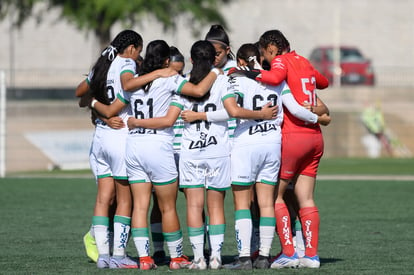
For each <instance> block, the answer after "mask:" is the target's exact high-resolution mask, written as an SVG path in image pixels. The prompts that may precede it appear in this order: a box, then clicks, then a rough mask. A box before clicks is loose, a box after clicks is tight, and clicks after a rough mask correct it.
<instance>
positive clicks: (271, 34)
mask: <svg viewBox="0 0 414 275" xmlns="http://www.w3.org/2000/svg"><path fill="white" fill-rule="evenodd" d="M259 44H260V47H262V48H266V47H267V46H269V45H274V46H276V47H277V49H278V51H277V53H276V55H281V54H282V53H283V52H284V51H288V52H290V45H289V41H288V40H287V39H286V37H285V36H284V35H283V33H282V32H281V31H279V30H270V31H267V32H265V33H264V34H262V36H260V39H259Z"/></svg>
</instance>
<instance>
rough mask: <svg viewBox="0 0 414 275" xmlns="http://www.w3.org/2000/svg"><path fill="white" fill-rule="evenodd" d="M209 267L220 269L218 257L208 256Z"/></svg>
mask: <svg viewBox="0 0 414 275" xmlns="http://www.w3.org/2000/svg"><path fill="white" fill-rule="evenodd" d="M208 266H209V267H210V269H220V268H221V260H220V259H219V258H218V257H210V261H209V263H208Z"/></svg>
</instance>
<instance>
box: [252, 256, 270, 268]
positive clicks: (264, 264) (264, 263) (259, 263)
mask: <svg viewBox="0 0 414 275" xmlns="http://www.w3.org/2000/svg"><path fill="white" fill-rule="evenodd" d="M269 266H270V263H269V257H266V256H262V255H259V256H258V257H257V258H256V260H255V261H254V262H253V267H254V268H256V269H268V268H269Z"/></svg>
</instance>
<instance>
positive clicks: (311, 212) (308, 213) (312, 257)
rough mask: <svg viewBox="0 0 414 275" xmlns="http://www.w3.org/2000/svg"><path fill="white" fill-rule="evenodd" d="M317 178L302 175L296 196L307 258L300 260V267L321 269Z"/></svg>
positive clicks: (296, 189)
mask: <svg viewBox="0 0 414 275" xmlns="http://www.w3.org/2000/svg"><path fill="white" fill-rule="evenodd" d="M314 188H315V178H314V177H309V176H304V175H300V176H299V178H298V181H297V183H296V188H295V194H296V196H297V198H298V201H299V206H300V210H299V217H300V220H301V224H302V230H303V235H304V238H305V256H304V257H303V258H301V260H300V267H310V268H319V266H320V261H319V257H318V254H317V253H318V239H319V222H320V218H319V210H318V208H317V206H316V204H315V201H314V197H313V194H314Z"/></svg>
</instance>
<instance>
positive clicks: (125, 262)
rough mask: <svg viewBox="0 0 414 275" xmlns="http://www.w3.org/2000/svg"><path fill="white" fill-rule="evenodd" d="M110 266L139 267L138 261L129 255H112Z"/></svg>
mask: <svg viewBox="0 0 414 275" xmlns="http://www.w3.org/2000/svg"><path fill="white" fill-rule="evenodd" d="M109 268H138V261H136V260H135V259H132V258H131V257H129V256H124V257H120V258H118V257H111V260H110V261H109Z"/></svg>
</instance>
